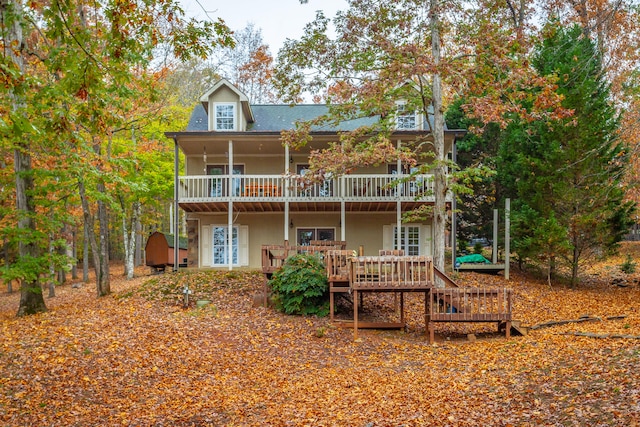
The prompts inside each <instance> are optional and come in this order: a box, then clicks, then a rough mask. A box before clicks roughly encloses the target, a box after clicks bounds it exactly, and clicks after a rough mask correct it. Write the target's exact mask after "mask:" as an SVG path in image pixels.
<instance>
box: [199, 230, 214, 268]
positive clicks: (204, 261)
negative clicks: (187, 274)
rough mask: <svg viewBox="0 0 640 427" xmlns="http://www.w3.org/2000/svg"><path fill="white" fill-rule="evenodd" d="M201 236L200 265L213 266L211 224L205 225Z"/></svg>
mask: <svg viewBox="0 0 640 427" xmlns="http://www.w3.org/2000/svg"><path fill="white" fill-rule="evenodd" d="M201 233H202V235H201V236H200V265H202V266H203V267H211V257H212V255H211V226H210V225H203V226H202V227H201Z"/></svg>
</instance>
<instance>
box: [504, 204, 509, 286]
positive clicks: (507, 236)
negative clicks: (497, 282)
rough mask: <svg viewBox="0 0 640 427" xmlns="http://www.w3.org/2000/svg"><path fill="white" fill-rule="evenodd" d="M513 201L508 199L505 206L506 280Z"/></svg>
mask: <svg viewBox="0 0 640 427" xmlns="http://www.w3.org/2000/svg"><path fill="white" fill-rule="evenodd" d="M510 228H511V199H509V198H507V200H505V205H504V278H505V279H506V280H509V263H510V259H509V258H510V252H511V245H510V241H509V240H510V238H511V231H510Z"/></svg>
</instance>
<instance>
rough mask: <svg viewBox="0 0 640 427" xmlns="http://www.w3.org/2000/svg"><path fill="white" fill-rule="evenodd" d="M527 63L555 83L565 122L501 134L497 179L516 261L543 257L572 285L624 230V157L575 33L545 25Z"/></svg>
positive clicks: (593, 65) (609, 109) (594, 53)
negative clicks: (564, 267) (509, 203)
mask: <svg viewBox="0 0 640 427" xmlns="http://www.w3.org/2000/svg"><path fill="white" fill-rule="evenodd" d="M532 62H533V65H534V66H535V67H536V69H537V70H538V71H539V73H540V74H543V75H548V76H554V78H556V79H557V84H558V89H557V93H558V94H559V95H561V96H562V97H563V101H562V103H563V105H564V107H565V108H566V109H569V110H571V111H573V114H572V115H571V117H567V118H565V119H563V120H556V121H552V122H534V123H521V124H519V125H513V126H512V128H511V129H508V133H509V137H508V138H507V139H506V141H505V143H504V144H503V146H502V147H501V160H500V167H501V177H502V179H503V184H504V185H505V186H506V187H507V188H510V190H511V191H512V194H513V195H514V196H517V198H518V202H519V206H517V207H516V209H515V212H514V216H515V217H516V218H518V216H519V215H520V216H521V217H522V218H521V219H520V220H516V221H515V223H516V225H518V224H519V225H520V227H521V228H520V229H519V230H518V229H516V236H517V243H516V249H517V250H519V251H522V255H523V256H526V255H527V254H529V253H532V252H535V253H539V254H542V255H544V256H545V259H546V261H547V262H548V263H549V264H550V266H549V269H550V270H553V264H554V263H555V262H556V261H557V260H558V259H559V258H562V259H563V260H564V261H566V263H567V264H568V265H569V266H570V268H571V280H572V284H575V283H576V280H577V275H578V271H579V266H580V265H581V263H582V262H583V261H584V260H585V259H588V258H589V257H590V256H592V255H594V254H595V253H598V252H599V251H603V250H604V251H607V250H611V249H613V248H615V246H616V244H617V243H618V242H619V241H620V240H621V238H622V236H623V234H624V233H625V232H626V230H627V228H628V225H629V219H630V214H631V212H632V206H631V205H630V204H628V203H624V201H623V198H624V191H623V189H622V188H621V180H622V178H623V174H624V171H625V168H626V166H627V160H628V159H627V153H626V152H625V146H624V144H623V143H622V142H621V141H620V139H619V136H618V126H619V125H618V123H619V122H618V115H617V113H616V111H615V108H614V107H613V105H612V103H611V100H610V99H611V97H610V92H609V85H608V84H607V83H606V81H605V80H604V74H603V67H602V62H601V54H600V53H599V52H598V50H597V48H596V44H595V43H594V42H593V41H592V40H591V39H590V38H589V37H588V36H587V34H585V32H584V31H583V29H582V28H580V27H579V26H577V25H574V26H572V27H570V28H563V27H561V26H559V25H557V23H556V22H551V23H550V24H549V25H547V26H546V30H545V38H544V40H543V42H542V44H541V45H540V46H539V47H538V48H537V50H536V53H535V55H534V57H533V61H532ZM525 220H526V221H525ZM532 222H533V223H538V224H540V227H539V230H535V229H532V227H531V223H532ZM544 224H546V225H547V226H543V225H544ZM523 226H526V229H524V230H523V229H522V227H523ZM527 230H528V231H527ZM541 230H542V231H541ZM544 230H547V232H544ZM534 232H535V233H534ZM549 242H555V243H554V244H553V245H549Z"/></svg>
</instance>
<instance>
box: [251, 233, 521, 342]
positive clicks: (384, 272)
mask: <svg viewBox="0 0 640 427" xmlns="http://www.w3.org/2000/svg"><path fill="white" fill-rule="evenodd" d="M314 243H316V242H314ZM331 243H332V244H331V245H319V246H286V245H285V246H279V245H277V246H263V248H262V250H263V272H264V273H265V276H266V277H270V274H272V273H273V272H274V271H275V270H277V269H278V268H280V266H282V264H283V263H284V260H286V258H287V257H288V256H290V255H294V254H296V253H321V256H322V258H323V261H324V263H325V267H326V272H327V279H328V282H329V302H330V320H331V321H332V322H334V321H335V319H334V305H335V294H336V293H349V294H351V296H352V299H353V321H352V322H341V326H348V327H353V330H354V339H357V337H358V328H360V327H369V328H400V327H403V326H404V323H405V322H404V293H405V292H423V293H424V297H425V309H424V313H425V329H426V331H427V333H428V334H429V342H430V343H433V342H434V326H435V323H437V322H495V323H497V324H498V325H499V324H500V323H501V322H503V323H506V336H507V338H509V336H510V332H511V320H512V318H511V310H512V292H511V290H510V289H506V288H486V289H485V288H460V287H458V285H457V284H456V283H455V281H453V280H452V279H451V278H450V277H448V276H447V275H446V274H445V273H444V272H442V271H440V270H439V269H437V268H435V266H434V265H433V259H432V258H431V257H427V256H405V255H402V254H401V252H383V251H381V252H380V253H381V255H379V256H355V253H354V251H351V250H345V249H344V245H342V243H343V242H331ZM390 253H391V254H390ZM265 286H266V285H265ZM266 291H267V290H266V288H265V295H266ZM365 292H393V293H396V294H397V295H399V310H400V322H384V323H383V322H362V323H361V322H360V321H359V319H358V308H359V305H362V295H363V293H365Z"/></svg>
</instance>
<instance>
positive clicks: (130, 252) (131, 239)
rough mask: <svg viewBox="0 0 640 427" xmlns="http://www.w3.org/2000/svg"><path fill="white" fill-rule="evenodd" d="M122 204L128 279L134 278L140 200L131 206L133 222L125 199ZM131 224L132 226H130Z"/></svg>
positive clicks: (125, 266) (125, 261) (125, 270)
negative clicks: (129, 217)
mask: <svg viewBox="0 0 640 427" xmlns="http://www.w3.org/2000/svg"><path fill="white" fill-rule="evenodd" d="M120 203H121V206H122V234H123V242H124V274H125V276H126V277H127V279H133V273H134V267H135V246H136V234H137V233H136V224H137V223H138V222H139V221H138V218H139V216H140V202H139V201H135V202H133V204H132V206H131V222H129V221H128V218H127V215H126V209H125V202H124V200H122V199H121V200H120ZM129 225H130V226H131V227H130V228H129Z"/></svg>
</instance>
